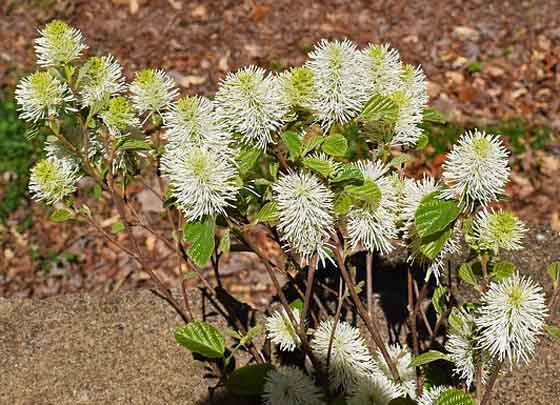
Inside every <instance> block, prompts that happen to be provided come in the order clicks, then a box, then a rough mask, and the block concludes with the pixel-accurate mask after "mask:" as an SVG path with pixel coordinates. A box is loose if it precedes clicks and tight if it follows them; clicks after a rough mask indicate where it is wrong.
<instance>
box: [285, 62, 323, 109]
mask: <svg viewBox="0 0 560 405" xmlns="http://www.w3.org/2000/svg"><path fill="white" fill-rule="evenodd" d="M278 80H279V81H280V85H281V88H282V93H283V96H284V98H285V99H286V101H287V102H288V104H289V105H290V106H292V107H293V108H296V109H309V108H310V106H311V102H312V100H313V98H314V96H315V82H314V81H313V72H312V71H311V70H310V69H309V68H306V67H304V66H298V67H295V68H292V69H290V70H288V71H285V72H282V73H280V75H279V76H278Z"/></svg>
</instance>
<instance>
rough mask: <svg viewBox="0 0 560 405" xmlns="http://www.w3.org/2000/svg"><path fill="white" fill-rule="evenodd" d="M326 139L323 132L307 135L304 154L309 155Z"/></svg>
mask: <svg viewBox="0 0 560 405" xmlns="http://www.w3.org/2000/svg"><path fill="white" fill-rule="evenodd" d="M324 141H325V137H324V136H323V134H322V133H317V132H314V133H312V134H310V135H306V136H305V137H304V139H303V155H304V156H305V155H307V154H308V153H309V152H311V151H313V150H315V149H316V148H318V147H319V146H320V145H321V144H322V143H323V142H324Z"/></svg>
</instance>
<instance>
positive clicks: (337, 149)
mask: <svg viewBox="0 0 560 405" xmlns="http://www.w3.org/2000/svg"><path fill="white" fill-rule="evenodd" d="M321 148H322V149H323V152H325V153H326V154H327V155H331V156H344V155H345V154H346V151H347V150H348V141H346V138H345V137H344V136H343V135H341V134H333V135H329V136H327V138H326V139H325V142H323V146H322V147H321Z"/></svg>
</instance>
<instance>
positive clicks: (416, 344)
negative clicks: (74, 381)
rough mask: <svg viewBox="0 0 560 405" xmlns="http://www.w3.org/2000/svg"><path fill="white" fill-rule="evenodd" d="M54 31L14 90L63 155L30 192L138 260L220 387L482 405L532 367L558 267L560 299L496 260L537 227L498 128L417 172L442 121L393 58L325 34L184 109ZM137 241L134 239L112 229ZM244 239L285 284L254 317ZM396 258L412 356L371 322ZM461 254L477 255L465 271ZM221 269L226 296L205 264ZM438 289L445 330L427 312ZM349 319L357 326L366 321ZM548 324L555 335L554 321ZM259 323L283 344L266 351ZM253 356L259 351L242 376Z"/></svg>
mask: <svg viewBox="0 0 560 405" xmlns="http://www.w3.org/2000/svg"><path fill="white" fill-rule="evenodd" d="M39 33H40V37H39V39H37V40H36V47H35V49H36V52H37V58H38V64H39V65H40V66H41V67H42V69H43V70H40V71H38V72H36V73H33V74H31V75H29V76H28V77H26V78H24V79H22V80H21V81H20V83H19V85H18V86H17V89H16V99H17V102H18V104H19V110H20V117H21V118H22V119H24V120H26V121H27V122H28V123H29V126H30V129H31V132H30V134H31V135H32V134H33V133H35V132H36V131H37V130H39V129H41V128H47V129H48V130H49V131H50V136H49V137H48V138H47V140H46V144H45V150H46V155H47V158H46V159H45V160H42V161H40V162H38V163H37V164H36V165H35V167H34V168H33V169H32V172H31V180H30V185H29V189H30V192H31V194H32V196H33V197H34V198H35V199H36V200H38V201H43V202H44V203H46V204H48V205H54V206H55V209H54V211H53V212H52V218H53V220H56V221H64V220H70V219H72V220H79V221H85V222H86V223H88V224H90V225H91V226H94V227H95V228H96V229H97V230H98V231H99V232H100V233H101V235H102V236H103V237H105V238H107V239H108V240H109V241H110V242H111V243H113V244H115V245H117V246H119V247H120V248H121V249H123V250H124V251H125V252H126V253H128V254H129V255H130V256H132V257H133V258H134V259H135V260H136V261H137V262H138V263H139V266H140V268H141V269H142V270H143V271H145V272H147V273H148V274H149V275H150V277H151V278H152V280H153V281H154V283H155V284H156V286H157V288H158V289H159V291H160V293H161V294H163V295H164V296H165V297H166V298H167V299H168V300H169V302H170V303H171V304H172V305H173V306H174V307H175V309H176V310H177V311H178V312H179V313H180V314H181V315H182V316H183V318H184V319H185V321H186V322H187V323H186V325H185V326H183V327H181V328H179V329H178V330H177V331H176V340H177V342H178V343H180V344H181V345H183V346H185V347H186V348H187V349H189V350H191V351H192V352H193V353H195V354H196V355H197V356H198V357H197V358H198V359H203V360H205V361H206V362H207V364H208V366H209V367H210V370H211V372H212V373H213V374H214V375H215V376H216V377H217V378H218V383H217V386H225V387H226V389H228V390H229V391H231V392H232V393H234V394H238V395H249V396H254V397H257V396H261V398H262V400H263V401H264V403H267V404H273V405H296V404H325V403H333V404H334V403H336V404H343V403H346V404H366V403H368V404H371V403H374V404H389V403H391V404H406V403H417V404H423V405H426V404H472V403H474V401H475V400H476V403H478V404H484V403H487V402H488V401H489V399H490V395H491V391H492V388H493V386H494V382H495V381H496V378H497V377H498V376H499V373H500V371H501V370H504V369H507V368H511V367H513V366H515V365H517V364H518V363H520V362H529V361H530V360H531V359H532V358H533V356H534V354H535V349H536V346H537V342H538V337H539V335H540V334H542V333H543V330H544V329H545V318H546V316H547V313H548V311H549V310H550V309H552V310H554V307H555V305H556V304H557V302H556V301H558V289H559V277H560V274H559V273H560V270H559V268H560V265H559V263H555V264H552V265H551V266H550V267H549V273H550V275H551V277H552V279H553V283H554V295H553V296H552V297H551V299H550V301H549V302H548V304H547V303H545V294H544V292H543V290H542V288H541V287H539V286H538V285H537V284H536V283H535V282H534V281H532V280H531V279H530V278H529V277H527V276H525V275H521V270H522V269H521V270H519V269H516V268H515V266H514V265H513V264H512V263H510V262H507V261H503V260H501V259H500V255H501V253H502V252H504V251H509V250H518V249H521V248H522V240H523V237H524V235H525V234H526V232H527V228H526V227H525V226H524V224H523V223H522V222H521V221H520V220H519V219H518V218H517V217H516V216H515V215H514V214H513V213H511V212H504V211H500V210H495V209H494V208H491V207H490V205H491V204H492V203H494V202H496V201H498V200H499V199H500V198H501V197H502V193H503V191H504V186H505V184H506V182H507V181H508V176H509V172H510V170H509V167H508V152H507V150H506V148H505V146H504V145H503V143H502V141H501V140H500V138H499V137H498V136H495V135H490V134H486V133H484V132H481V131H477V130H475V131H472V132H468V133H465V134H464V135H463V136H462V137H461V139H460V140H459V142H458V143H457V144H456V145H455V146H454V147H453V149H452V150H451V152H450V153H449V155H448V158H447V160H446V162H445V163H444V165H443V176H442V179H441V181H438V180H436V179H434V178H431V177H427V176H425V177H423V178H422V179H419V180H415V179H413V178H408V177H406V175H405V171H404V167H405V165H406V162H407V161H408V160H410V159H412V155H410V154H407V153H405V152H406V151H407V150H411V149H414V148H421V147H423V146H425V145H426V142H427V139H426V136H425V134H424V133H423V130H422V126H423V124H425V123H426V122H430V121H434V120H435V121H439V120H441V118H440V117H439V116H438V114H437V113H436V112H434V111H433V110H430V109H429V108H427V102H428V96H427V91H426V80H425V76H424V73H423V72H422V70H421V68H420V67H414V66H411V65H407V64H405V63H403V62H402V61H401V59H400V56H399V53H398V51H397V50H395V49H392V48H390V47H389V46H388V45H381V46H380V45H370V46H368V47H367V48H365V49H361V50H360V49H358V48H357V47H356V46H355V45H354V44H353V43H351V42H349V41H343V42H339V41H321V42H320V43H319V44H318V45H317V46H316V47H315V48H314V50H313V51H312V52H311V53H310V55H309V61H308V62H307V63H306V64H304V65H303V66H300V67H294V68H292V69H290V70H287V71H285V72H282V73H280V74H278V75H274V74H270V73H267V72H266V71H265V70H264V69H262V68H259V67H255V66H250V67H247V68H242V69H240V70H239V71H237V72H235V73H230V74H229V75H228V76H227V77H226V78H225V79H224V80H223V81H222V82H221V83H220V87H219V90H218V91H217V93H216V95H215V97H214V98H213V99H212V100H209V99H207V98H204V97H199V96H189V97H179V94H178V90H177V89H176V88H175V86H174V82H173V80H172V79H171V77H170V76H169V75H168V74H166V73H165V72H164V71H161V70H153V69H146V70H142V71H140V72H139V73H137V74H136V76H135V77H134V80H133V81H132V82H131V83H130V84H127V83H126V81H125V79H124V77H123V73H122V68H121V66H120V65H119V64H118V62H117V61H116V60H115V59H114V58H113V57H112V56H110V55H109V56H101V57H99V56H94V57H90V58H88V59H85V60H82V58H83V55H82V54H83V53H84V51H85V50H86V49H87V47H86V45H85V44H84V43H83V38H82V35H81V33H80V32H79V31H77V30H75V29H73V28H71V27H69V26H68V25H66V24H65V23H63V22H60V21H53V22H51V23H49V24H47V25H46V26H45V27H44V28H43V29H42V30H40V31H39ZM83 178H89V179H91V180H93V181H94V182H95V184H96V186H95V187H94V191H95V193H96V194H97V195H98V196H103V195H105V196H108V198H110V200H111V201H112V203H113V204H114V205H115V206H116V208H117V210H118V213H119V215H120V220H121V222H120V223H118V224H115V225H114V226H113V230H112V232H108V231H106V230H105V229H104V228H103V227H102V226H101V225H100V223H99V222H98V219H97V218H96V215H95V214H94V213H93V212H92V210H91V209H90V208H89V207H88V206H87V205H85V204H84V203H83V201H82V200H83V198H81V197H82V196H81V195H80V191H79V190H80V188H81V187H82V185H83V182H82V181H81V179H83ZM138 181H141V182H143V183H144V184H146V185H149V184H156V185H157V186H155V187H151V186H149V189H150V190H151V191H152V192H153V193H154V194H155V195H156V196H158V197H159V198H161V200H162V202H163V206H164V210H165V212H164V213H162V215H163V217H164V218H165V219H166V220H167V221H168V223H169V229H167V231H168V232H167V234H165V235H164V234H162V233H161V231H160V230H154V229H152V227H150V226H149V224H146V223H145V220H144V218H143V216H142V215H141V213H139V212H138V209H136V208H135V207H134V199H133V198H132V197H131V196H130V195H129V192H128V187H127V186H128V185H129V184H131V183H133V182H138ZM257 224H258V225H257ZM256 226H259V228H260V229H262V230H263V232H266V234H267V235H268V238H269V239H270V240H273V241H275V242H276V243H277V244H279V245H280V246H282V248H283V254H284V258H283V261H282V263H285V265H284V264H282V265H281V264H279V263H280V262H276V261H274V260H272V259H271V258H268V257H266V255H265V254H264V253H263V252H262V251H261V248H260V246H259V245H257V244H256V243H255V242H254V241H253V239H252V238H251V236H250V231H251V230H252V229H253V228H254V227H256ZM134 227H142V228H144V229H146V231H148V232H151V233H153V234H154V236H155V237H157V238H158V239H159V240H161V241H162V242H163V243H165V244H166V245H167V246H168V247H170V248H171V249H173V251H174V252H175V253H176V254H177V257H178V258H179V260H180V261H182V262H183V264H184V265H185V266H186V267H187V268H188V269H189V273H188V276H189V277H190V274H191V273H194V274H196V275H197V277H199V278H200V281H201V283H202V285H203V286H204V289H205V293H206V294H207V295H208V296H209V297H210V298H211V299H212V302H213V304H214V306H215V308H216V309H217V310H218V312H219V313H222V314H223V315H224V316H225V317H226V318H227V320H228V321H229V322H230V324H231V325H233V327H234V330H229V331H227V332H228V333H227V339H226V331H220V330H218V329H217V328H216V327H215V326H213V325H211V324H209V323H207V322H204V321H202V320H199V319H196V318H195V316H194V314H193V313H192V311H191V308H190V305H189V294H192V291H190V290H189V289H188V288H186V283H185V282H183V284H182V287H183V298H181V299H178V298H177V297H176V296H175V295H173V294H172V293H171V292H170V291H169V290H168V289H167V288H166V287H165V286H164V284H163V283H162V281H161V280H160V279H159V277H158V275H157V272H155V271H154V270H153V269H152V262H151V261H150V258H149V257H148V256H147V255H146V254H145V252H143V249H142V247H141V246H140V245H139V243H138V241H137V236H136V235H135V233H134V232H133V228H134ZM121 231H125V232H126V233H127V236H128V239H127V242H128V244H127V245H125V244H122V242H120V240H119V239H118V238H116V237H115V236H114V233H116V232H121ZM218 235H219V236H218ZM233 243H235V244H237V245H240V246H242V247H243V248H244V249H247V250H250V251H252V252H254V253H256V254H257V256H258V257H259V258H260V260H262V261H263V263H264V265H265V267H266V270H267V272H268V275H269V276H270V278H271V281H272V283H273V284H274V286H275V287H276V289H277V293H278V299H279V302H280V308H279V309H278V310H274V311H271V312H269V313H268V316H266V317H265V319H262V318H258V319H261V320H259V321H258V322H257V323H256V324H255V323H252V324H251V323H249V322H247V321H246V320H245V318H246V317H243V316H241V315H240V314H239V311H238V307H237V306H236V302H235V301H234V300H232V299H231V297H229V296H228V295H227V292H225V291H224V290H223V288H222V287H221V284H220V283H219V277H220V274H219V273H220V271H219V266H218V263H219V259H220V257H221V255H223V254H225V253H228V252H229V250H230V249H231V246H232V244H233ZM397 246H400V247H402V248H404V250H405V251H406V255H407V260H406V262H407V266H408V275H407V281H406V282H407V286H406V288H407V291H408V294H407V297H406V299H407V300H408V311H409V316H408V322H407V329H408V332H407V335H408V336H407V337H408V338H409V342H411V346H412V348H409V347H408V345H405V344H404V343H400V342H399V338H401V336H396V337H395V338H396V339H395V340H396V342H395V343H394V344H391V345H390V344H388V343H387V342H386V341H385V340H384V338H383V336H382V334H381V332H380V325H379V324H378V320H377V318H376V317H375V316H374V313H373V305H374V296H373V288H372V279H373V274H372V273H373V268H372V267H373V266H372V263H373V262H372V259H373V255H375V254H378V255H386V254H389V253H390V252H392V251H393V250H394V249H395V248H396V247H397ZM358 251H365V252H366V255H367V262H366V263H367V265H366V269H365V273H366V274H365V280H364V281H359V280H358V277H357V275H358V271H357V270H356V269H355V268H353V267H352V266H350V262H349V261H348V259H349V257H350V256H352V255H353V254H354V253H356V252H358ZM461 254H462V256H461ZM458 257H463V258H464V260H465V261H464V263H462V264H461V265H460V266H459V267H458V268H453V267H450V266H449V263H450V261H451V259H454V260H456V259H457V258H458ZM209 262H211V263H212V266H213V267H214V270H215V273H216V277H217V279H218V286H214V285H212V284H211V283H210V282H209V281H208V280H207V279H206V278H205V273H204V272H203V271H202V270H201V268H202V267H204V266H206V265H208V263H209ZM327 266H331V268H332V267H335V268H336V272H337V274H338V276H339V277H337V281H338V291H336V287H335V290H333V289H331V290H330V294H331V296H334V300H333V299H330V300H325V299H324V296H325V295H324V294H323V295H319V294H318V293H317V292H318V290H319V289H321V288H322V287H321V285H319V282H318V280H316V278H317V277H316V276H317V274H319V273H320V272H321V271H326V270H325V268H326V267H327ZM358 270H360V269H358ZM297 273H300V274H297ZM451 273H453V274H455V273H456V274H457V275H458V276H459V278H460V279H462V280H463V281H464V282H466V283H467V284H469V285H470V286H471V287H472V288H473V294H471V295H472V296H473V297H475V298H473V300H474V301H473V302H466V301H465V300H464V299H462V298H461V297H460V296H458V295H457V294H456V291H454V288H453V287H454V285H453V284H452V282H451V281H452V278H451V277H450V275H451ZM279 274H283V275H288V276H289V278H290V279H292V280H294V274H295V275H296V277H295V278H297V279H300V281H299V282H298V281H297V280H296V284H297V283H299V284H297V286H298V287H300V288H299V289H298V292H299V295H300V299H297V300H295V301H292V302H290V301H289V300H288V298H287V296H286V294H285V292H284V290H283V289H282V287H281V285H280V281H279V279H278V275H279ZM300 276H301V277H300ZM431 287H434V289H433V293H432V302H431V306H432V307H433V308H430V310H432V309H433V311H434V313H435V314H436V315H437V319H436V324H435V325H431V324H430V322H429V320H428V317H427V316H426V311H427V309H426V306H425V305H423V304H425V301H426V299H427V298H428V295H429V292H431V291H432V289H431ZM224 297H225V298H224ZM228 297H229V299H228ZM321 297H323V298H321ZM182 301H183V302H182ZM343 309H344V311H343ZM349 312H353V313H355V314H357V315H358V317H359V319H360V321H359V322H358V323H350V321H349V320H348V319H349V317H347V316H346V315H343V314H348V313H349ZM347 318H348V319H347ZM417 322H423V325H422V327H423V328H425V329H427V330H428V331H429V334H428V335H429V336H428V337H426V338H424V337H421V336H420V334H419V333H418V327H417ZM444 329H446V330H447V336H445V339H443V340H442V339H440V337H441V336H440V335H441V334H442V331H443V330H444ZM547 329H548V331H549V332H550V333H551V334H552V335H555V336H558V334H559V331H558V328H557V327H554V326H548V327H547ZM262 331H265V334H266V337H267V342H268V344H272V345H274V346H275V348H276V349H277V350H276V351H272V352H271V351H270V350H263V349H262V348H261V347H259V345H258V344H257V343H256V340H258V339H255V338H256V337H257V336H259V335H262V334H261V332H262ZM403 342H404V341H403ZM436 348H439V349H440V350H435V349H436ZM242 352H246V353H248V354H249V357H250V361H249V362H248V363H247V364H246V365H244V366H242V365H241V361H242V358H244V359H246V358H247V357H246V356H245V357H243V356H240V354H241V353H242ZM435 361H439V362H440V363H441V362H448V363H449V364H450V369H451V370H452V375H450V376H448V378H446V379H444V380H443V381H442V380H441V379H440V381H438V380H437V379H435V378H434V377H433V375H434V373H433V372H432V371H433V367H435V365H436V364H437V363H434V362H435Z"/></svg>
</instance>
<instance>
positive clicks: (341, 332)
mask: <svg viewBox="0 0 560 405" xmlns="http://www.w3.org/2000/svg"><path fill="white" fill-rule="evenodd" d="M334 325H335V323H334V321H333V320H327V321H322V322H321V323H320V324H319V328H318V329H317V331H316V332H315V334H314V335H313V340H312V341H311V348H312V350H313V353H314V354H315V356H317V359H319V361H321V362H322V363H323V365H326V363H327V357H329V349H330V365H329V379H330V382H331V383H332V385H333V388H339V387H344V388H345V389H350V388H352V387H353V386H354V385H355V384H356V383H357V382H358V381H360V380H361V379H362V378H364V377H366V376H368V375H370V374H371V373H372V372H373V371H374V370H375V364H374V362H373V359H372V357H371V355H370V353H369V350H368V347H367V344H366V342H365V340H364V338H363V337H362V336H361V335H360V331H359V329H358V328H355V327H353V326H352V325H350V324H349V323H347V322H344V321H341V322H338V323H337V324H336V329H335V332H334V339H332V345H331V335H332V332H333V328H334Z"/></svg>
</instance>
